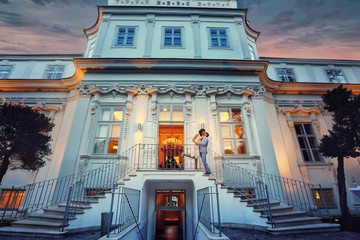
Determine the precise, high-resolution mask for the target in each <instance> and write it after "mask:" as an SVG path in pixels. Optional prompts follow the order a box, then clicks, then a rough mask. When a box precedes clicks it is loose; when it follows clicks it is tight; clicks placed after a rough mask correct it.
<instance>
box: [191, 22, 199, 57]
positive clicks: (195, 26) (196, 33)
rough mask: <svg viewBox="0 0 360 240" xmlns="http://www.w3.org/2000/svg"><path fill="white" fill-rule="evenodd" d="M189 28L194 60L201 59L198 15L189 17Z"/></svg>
mask: <svg viewBox="0 0 360 240" xmlns="http://www.w3.org/2000/svg"><path fill="white" fill-rule="evenodd" d="M191 28H192V31H193V39H194V58H201V44H200V20H199V15H191Z"/></svg>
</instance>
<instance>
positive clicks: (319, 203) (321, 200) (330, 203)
mask: <svg viewBox="0 0 360 240" xmlns="http://www.w3.org/2000/svg"><path fill="white" fill-rule="evenodd" d="M311 194H312V197H313V200H314V203H315V206H316V207H317V208H320V209H324V208H325V207H328V208H332V209H335V208H337V206H336V204H335V201H334V196H333V191H332V189H324V188H323V189H322V194H321V191H320V189H312V190H311ZM325 204H326V205H325Z"/></svg>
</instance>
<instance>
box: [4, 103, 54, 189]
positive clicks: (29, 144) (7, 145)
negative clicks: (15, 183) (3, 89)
mask: <svg viewBox="0 0 360 240" xmlns="http://www.w3.org/2000/svg"><path fill="white" fill-rule="evenodd" d="M53 127H54V124H53V123H51V121H50V119H49V118H47V117H46V116H45V115H44V114H42V113H39V112H38V111H35V110H33V109H31V107H28V106H21V105H16V104H7V103H5V104H3V105H2V106H0V183H1V181H2V179H3V177H4V175H5V173H6V172H7V170H8V169H9V166H11V165H10V158H11V157H13V156H18V157H19V158H20V161H21V164H20V165H17V166H11V167H10V169H11V170H13V169H25V170H30V171H35V170H38V169H39V168H41V167H43V166H44V165H45V160H44V157H46V156H48V155H49V154H51V149H50V141H51V136H50V132H51V130H52V129H53Z"/></svg>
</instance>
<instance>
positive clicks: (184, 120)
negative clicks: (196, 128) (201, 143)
mask: <svg viewBox="0 0 360 240" xmlns="http://www.w3.org/2000/svg"><path fill="white" fill-rule="evenodd" d="M162 105H168V106H170V120H169V121H160V106H162ZM174 106H175V107H182V108H183V121H173V120H171V119H172V118H173V108H174ZM185 111H186V109H185V105H184V104H179V103H158V109H157V121H158V123H159V124H162V123H175V124H176V123H184V124H185V122H186V119H185V117H186V114H185Z"/></svg>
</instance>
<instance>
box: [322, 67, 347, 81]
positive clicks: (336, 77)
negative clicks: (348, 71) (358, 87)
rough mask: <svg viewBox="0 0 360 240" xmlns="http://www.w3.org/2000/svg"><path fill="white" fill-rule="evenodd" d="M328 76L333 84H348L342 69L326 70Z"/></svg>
mask: <svg viewBox="0 0 360 240" xmlns="http://www.w3.org/2000/svg"><path fill="white" fill-rule="evenodd" d="M325 72H326V75H327V77H328V79H329V81H330V82H331V83H346V81H345V76H344V73H343V72H342V70H340V69H337V70H336V69H325Z"/></svg>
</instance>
